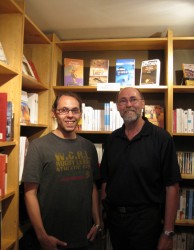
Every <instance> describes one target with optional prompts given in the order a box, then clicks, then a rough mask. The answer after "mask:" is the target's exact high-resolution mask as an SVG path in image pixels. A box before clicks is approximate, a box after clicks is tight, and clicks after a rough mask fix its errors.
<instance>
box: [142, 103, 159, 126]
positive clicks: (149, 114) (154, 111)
mask: <svg viewBox="0 0 194 250" xmlns="http://www.w3.org/2000/svg"><path fill="white" fill-rule="evenodd" d="M144 114H145V117H146V118H147V119H148V120H149V121H150V122H151V123H153V124H155V125H157V126H159V127H161V128H164V108H163V107H162V106H160V105H145V111H144Z"/></svg>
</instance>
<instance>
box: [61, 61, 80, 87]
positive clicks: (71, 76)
mask: <svg viewBox="0 0 194 250" xmlns="http://www.w3.org/2000/svg"><path fill="white" fill-rule="evenodd" d="M83 85H84V61H83V60H82V59H73V58H64V86H83Z"/></svg>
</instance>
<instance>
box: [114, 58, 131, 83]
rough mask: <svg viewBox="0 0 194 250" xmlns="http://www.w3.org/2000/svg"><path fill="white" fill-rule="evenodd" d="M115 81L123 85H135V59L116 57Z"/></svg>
mask: <svg viewBox="0 0 194 250" xmlns="http://www.w3.org/2000/svg"><path fill="white" fill-rule="evenodd" d="M115 82H116V83H119V84H120V86H121V87H128V86H134V85H135V59H116V75H115Z"/></svg>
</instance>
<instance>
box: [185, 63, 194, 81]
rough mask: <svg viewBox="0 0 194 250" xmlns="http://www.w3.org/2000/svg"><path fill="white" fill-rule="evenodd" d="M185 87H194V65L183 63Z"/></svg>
mask: <svg viewBox="0 0 194 250" xmlns="http://www.w3.org/2000/svg"><path fill="white" fill-rule="evenodd" d="M182 69H183V77H184V82H185V85H194V64H188V63H182Z"/></svg>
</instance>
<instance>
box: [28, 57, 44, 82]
mask: <svg viewBox="0 0 194 250" xmlns="http://www.w3.org/2000/svg"><path fill="white" fill-rule="evenodd" d="M28 63H29V64H30V67H31V69H32V71H33V73H34V76H35V78H36V80H37V81H38V82H41V80H40V77H39V74H38V72H37V70H36V67H35V65H34V63H33V62H32V61H29V60H28Z"/></svg>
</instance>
